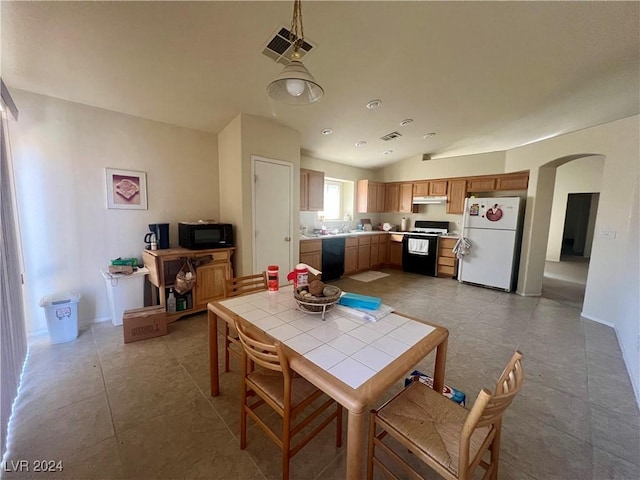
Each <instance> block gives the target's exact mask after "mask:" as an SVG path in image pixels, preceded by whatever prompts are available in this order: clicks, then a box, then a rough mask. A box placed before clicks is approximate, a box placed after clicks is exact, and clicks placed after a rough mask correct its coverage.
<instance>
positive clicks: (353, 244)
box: [344, 237, 358, 275]
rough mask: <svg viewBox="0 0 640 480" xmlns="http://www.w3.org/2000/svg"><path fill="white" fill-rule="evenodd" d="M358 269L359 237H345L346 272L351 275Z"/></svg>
mask: <svg viewBox="0 0 640 480" xmlns="http://www.w3.org/2000/svg"><path fill="white" fill-rule="evenodd" d="M357 271H358V237H347V238H345V239H344V274H345V275H351V274H352V273H355V272H357Z"/></svg>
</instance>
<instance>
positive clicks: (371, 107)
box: [367, 100, 382, 110]
mask: <svg viewBox="0 0 640 480" xmlns="http://www.w3.org/2000/svg"><path fill="white" fill-rule="evenodd" d="M380 105H382V100H371V101H370V102H369V103H367V108H368V109H369V110H375V109H376V108H378V107H379V106H380Z"/></svg>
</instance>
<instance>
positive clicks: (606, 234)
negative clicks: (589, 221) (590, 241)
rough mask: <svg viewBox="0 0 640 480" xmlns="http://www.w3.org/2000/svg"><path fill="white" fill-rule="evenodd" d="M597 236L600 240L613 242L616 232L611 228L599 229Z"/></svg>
mask: <svg viewBox="0 0 640 480" xmlns="http://www.w3.org/2000/svg"><path fill="white" fill-rule="evenodd" d="M598 236H599V237H600V238H609V239H611V240H613V239H614V238H616V231H615V230H613V229H612V228H601V229H600V230H598Z"/></svg>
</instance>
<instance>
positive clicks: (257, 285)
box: [224, 272, 268, 297]
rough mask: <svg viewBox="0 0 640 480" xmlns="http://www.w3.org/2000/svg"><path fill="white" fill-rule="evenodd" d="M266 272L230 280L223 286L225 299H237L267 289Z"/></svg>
mask: <svg viewBox="0 0 640 480" xmlns="http://www.w3.org/2000/svg"><path fill="white" fill-rule="evenodd" d="M267 286H268V284H267V272H262V273H256V274H255V275H245V276H243V277H236V278H230V279H229V280H227V281H226V282H225V284H224V296H225V297H237V296H239V295H247V294H249V293H255V292H259V291H262V290H266V289H267Z"/></svg>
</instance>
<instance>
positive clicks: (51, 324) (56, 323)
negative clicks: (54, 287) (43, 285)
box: [40, 292, 80, 343]
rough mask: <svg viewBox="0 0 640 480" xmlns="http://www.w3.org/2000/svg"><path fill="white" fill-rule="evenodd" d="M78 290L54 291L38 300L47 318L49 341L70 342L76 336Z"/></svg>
mask: <svg viewBox="0 0 640 480" xmlns="http://www.w3.org/2000/svg"><path fill="white" fill-rule="evenodd" d="M79 301H80V294H79V293H78V292H66V293H56V294H53V295H47V296H46V297H43V298H42V299H41V300H40V306H41V307H43V308H44V313H45V317H46V319H47V330H48V331H49V338H50V339H51V343H64V342H70V341H71V340H75V339H76V338H78V302H79Z"/></svg>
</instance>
